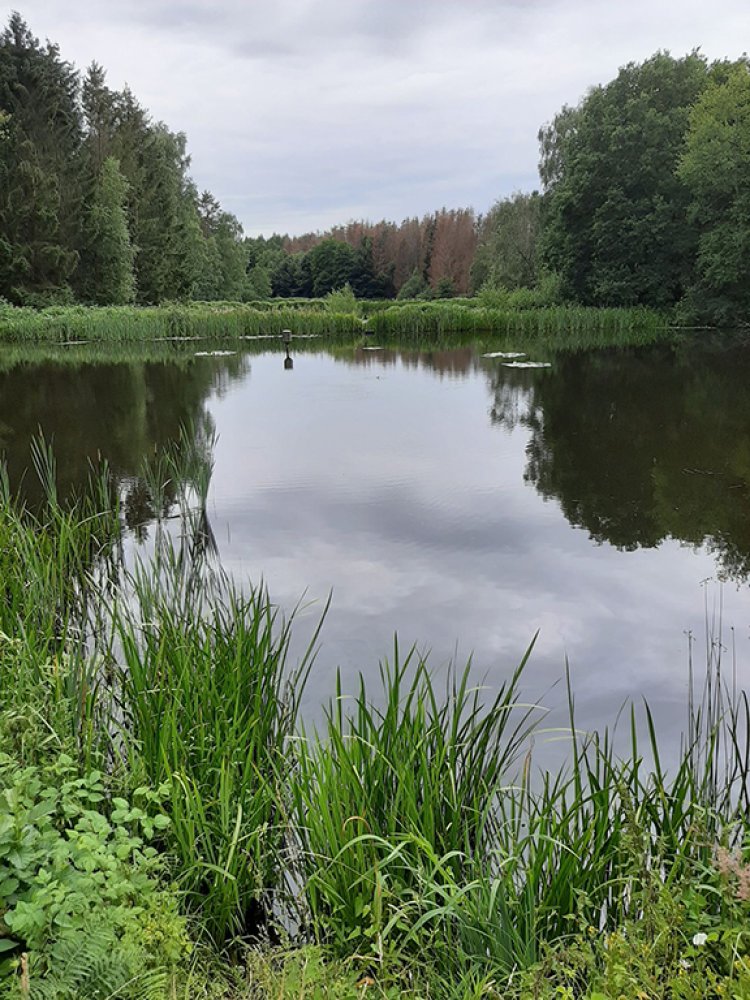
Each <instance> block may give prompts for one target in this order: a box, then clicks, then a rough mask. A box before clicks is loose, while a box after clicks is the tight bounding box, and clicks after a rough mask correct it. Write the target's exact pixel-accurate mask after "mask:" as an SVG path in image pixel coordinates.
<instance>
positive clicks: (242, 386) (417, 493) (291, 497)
mask: <svg viewBox="0 0 750 1000" xmlns="http://www.w3.org/2000/svg"><path fill="white" fill-rule="evenodd" d="M192 353H193V351H192V349H190V348H186V347H184V345H183V348H182V353H181V355H180V356H179V359H176V360H168V361H137V362H135V361H132V360H129V361H119V362H118V361H116V360H114V358H113V359H110V360H101V359H100V360H97V361H96V362H92V363H80V364H78V363H76V364H73V363H70V362H69V361H68V362H67V363H66V362H64V361H61V362H50V361H49V360H47V361H44V362H38V363H37V362H35V361H34V360H33V358H32V357H29V358H28V359H26V360H24V361H22V362H19V363H16V361H15V360H14V361H13V362H12V363H11V361H10V360H8V359H6V361H5V362H4V361H3V355H2V354H0V365H2V366H3V367H7V370H5V371H3V373H2V374H0V445H2V447H3V448H4V450H5V452H6V454H7V457H8V460H9V465H10V470H11V476H12V478H13V479H14V480H15V481H18V479H19V477H20V475H21V472H22V469H23V468H24V467H25V466H27V465H28V455H29V450H28V449H29V440H30V438H31V437H32V435H33V434H35V433H36V431H37V429H38V428H39V427H41V428H43V430H44V431H45V433H46V434H47V436H50V437H53V438H54V447H55V452H56V454H57V457H58V465H59V471H60V477H61V480H62V482H63V486H64V487H68V486H72V485H75V484H76V483H79V482H81V481H82V480H83V478H84V477H85V475H86V471H87V463H88V461H89V459H92V458H96V457H97V456H98V455H99V454H101V455H104V456H106V457H107V458H108V459H109V460H110V462H111V464H112V466H113V468H114V470H115V471H116V473H117V474H118V475H120V476H121V477H122V479H123V481H124V483H125V484H129V485H126V490H127V491H129V497H130V499H129V502H130V505H131V508H132V511H131V512H132V517H133V520H136V519H137V517H138V515H139V511H140V510H141V507H140V506H139V489H138V483H137V480H136V479H135V478H134V477H135V475H136V473H137V470H138V468H139V465H140V463H141V461H142V459H143V458H144V457H145V456H148V455H150V454H153V453H154V451H155V450H158V449H159V448H160V447H162V446H163V445H164V444H165V443H167V442H169V441H172V440H174V439H175V438H176V437H177V435H178V432H179V427H180V425H181V424H183V423H185V422H187V421H190V422H192V423H193V425H195V426H204V427H205V426H213V427H215V430H216V432H217V434H218V441H217V445H216V448H215V454H214V458H215V473H214V480H213V486H212V490H211V495H210V503H209V516H210V519H211V522H212V526H213V530H214V534H215V536H216V539H217V542H218V545H219V551H220V555H221V558H222V561H223V562H224V564H225V565H226V566H227V567H228V568H229V569H231V570H232V571H233V572H234V573H235V574H237V575H239V576H242V577H249V578H251V579H253V580H258V579H259V578H260V577H261V576H262V577H263V578H264V580H265V581H266V583H267V585H268V587H269V589H270V592H271V595H272V597H273V598H274V599H275V600H276V601H278V602H279V603H280V604H282V605H283V606H284V607H287V608H290V607H292V606H293V605H294V604H295V603H296V602H297V601H298V600H299V598H300V597H301V596H302V595H303V593H305V594H306V599H307V600H308V601H313V602H317V603H314V604H313V606H312V607H310V608H308V609H307V610H305V611H304V612H303V613H302V614H301V615H300V622H299V628H298V630H297V634H298V642H299V645H300V647H301V646H302V645H303V644H304V640H305V639H306V638H307V635H308V634H309V631H310V630H311V629H312V626H313V621H314V618H315V615H316V614H317V613H318V611H319V609H320V606H321V604H322V603H323V601H324V600H325V598H326V596H327V594H328V592H329V590H332V591H333V603H332V607H331V611H330V613H329V616H328V619H327V622H326V625H325V627H324V631H323V636H322V649H321V653H320V655H319V658H318V661H317V663H316V666H315V671H314V674H313V676H312V678H311V681H310V687H309V689H308V696H307V697H308V701H309V702H310V703H311V704H312V703H319V702H320V701H322V700H323V699H325V698H327V697H328V695H329V694H330V693H331V691H332V690H333V681H334V676H335V671H336V668H337V667H340V668H341V670H342V674H343V678H344V686H345V688H349V689H351V688H352V687H353V685H354V680H355V677H356V675H357V673H358V672H359V671H360V670H362V671H364V672H365V673H366V674H372V675H375V674H376V671H377V664H378V660H379V659H380V658H381V657H383V656H386V655H388V653H389V651H390V650H391V648H392V644H393V636H394V633H396V632H397V633H398V636H399V641H400V644H401V646H402V648H406V647H408V646H409V645H410V644H411V643H413V642H414V643H417V644H418V646H419V648H420V649H421V650H423V651H425V650H430V658H431V662H432V663H433V665H434V666H435V668H436V669H441V668H442V667H443V666H444V665H445V664H446V663H447V661H448V660H449V659H450V658H451V657H452V656H456V655H457V656H458V658H459V659H461V660H463V659H465V658H466V657H467V656H468V655H469V654H471V653H473V656H474V663H475V665H476V669H477V673H478V676H484V675H486V678H487V682H488V683H489V684H493V683H496V682H498V681H499V680H500V679H502V678H504V677H505V676H507V674H508V673H509V671H510V670H511V669H512V667H513V666H514V665H515V664H516V663H517V661H518V660H519V659H520V657H521V656H522V654H523V652H524V650H525V648H526V646H527V645H528V643H529V641H530V640H531V638H532V637H533V636H534V634H535V633H536V632H537V631H538V632H539V637H538V640H537V644H536V648H535V650H534V653H533V656H532V659H531V662H530V665H529V667H528V670H527V675H526V682H525V688H526V689H527V690H528V692H529V696H530V697H533V698H536V697H539V696H542V695H543V696H544V700H545V702H546V703H547V704H549V705H552V706H555V705H557V706H559V705H560V704H561V703H562V701H563V698H564V695H563V691H562V687H561V686H558V688H552V689H551V687H552V685H553V684H554V682H555V681H556V680H558V679H559V678H561V677H562V676H563V674H564V670H565V662H566V657H567V659H568V661H569V663H570V668H571V672H572V677H573V684H574V687H575V691H576V699H577V708H578V712H579V721H580V723H581V724H582V725H585V726H591V725H601V724H604V723H608V722H611V721H612V720H613V719H614V717H615V714H616V712H617V709H618V708H619V707H620V705H621V704H622V702H623V701H624V699H626V698H630V697H636V698H638V697H640V696H641V695H645V696H647V697H648V698H649V701H650V702H651V703H652V705H653V706H654V708H655V711H656V713H657V715H658V716H659V717H660V718H661V719H663V720H664V723H665V724H666V725H667V726H669V727H673V728H674V729H675V730H678V729H679V728H680V726H681V725H682V722H683V719H684V716H685V692H686V684H687V654H686V650H687V638H686V634H685V633H686V631H688V630H692V631H693V632H694V633H695V634H696V635H697V636H698V637H699V639H700V641H701V642H702V641H703V633H704V602H705V603H707V604H708V607H709V614H710V615H711V616H713V615H714V614H715V613H718V608H719V606H720V605H721V606H722V607H723V621H724V640H725V642H726V644H727V645H730V644H731V642H732V641H734V642H735V643H736V647H737V659H738V671H739V680H740V682H742V681H744V680H745V679H747V676H748V675H747V669H748V656H747V653H748V652H750V646H749V644H748V626H749V624H750V605H749V604H748V593H749V592H748V579H749V578H750V392H748V389H747V373H748V371H750V346H745V345H743V344H742V343H741V342H739V341H737V340H729V341H727V340H723V341H719V340H712V341H705V340H703V341H700V340H692V341H691V340H686V339H683V340H681V341H679V342H676V343H675V344H673V345H670V346H660V347H656V348H649V349H639V350H629V351H606V352H595V353H587V354H576V355H557V356H555V357H554V358H552V359H551V360H552V362H553V364H552V367H551V368H549V369H531V370H529V369H516V368H508V367H505V366H504V365H503V364H502V362H501V360H499V359H486V358H483V357H481V356H479V355H477V354H476V353H475V352H474V351H473V350H472V349H471V348H469V347H462V348H459V349H456V350H446V351H432V352H422V353H417V352H414V351H408V350H404V351H392V350H386V351H354V350H347V349H337V350H332V352H331V353H328V352H327V351H326V350H325V349H324V348H322V347H315V346H311V347H308V349H307V350H306V351H305V352H304V353H301V354H297V355H296V357H295V360H294V368H293V369H292V370H289V369H288V368H286V369H285V366H284V363H283V355H281V354H279V353H277V352H274V351H271V352H259V353H241V354H237V355H235V356H231V357H193V356H192ZM26 489H27V490H28V491H31V492H32V493H33V490H34V485H33V481H32V480H31V479H27V481H26ZM720 581H723V582H720ZM732 626H733V627H734V633H732V632H731V631H730V627H732ZM697 658H698V660H700V649H699V650H698V653H697ZM550 689H551V690H550Z"/></svg>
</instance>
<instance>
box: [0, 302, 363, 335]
mask: <svg viewBox="0 0 750 1000" xmlns="http://www.w3.org/2000/svg"><path fill="white" fill-rule="evenodd" d="M285 329H289V330H291V331H292V332H293V333H297V334H301V333H302V334H305V333H306V334H318V335H321V334H326V333H333V334H353V333H356V332H360V331H361V321H360V320H359V318H357V317H356V316H353V315H338V314H332V313H329V312H325V311H323V310H322V309H319V308H316V307H314V306H311V307H305V308H300V307H298V306H289V307H286V308H278V309H262V310H261V309H257V308H254V307H253V306H251V305H245V304H243V303H191V304H186V305H162V306H154V307H149V306H144V307H135V306H118V307H114V306H113V307H102V308H98V307H87V306H66V307H59V308H50V309H43V310H34V309H27V308H17V307H13V306H3V307H2V309H0V341H6V342H11V343H37V342H49V343H70V342H75V341H90V342H111V343H125V342H128V341H155V340H160V339H167V340H169V339H178V338H195V339H196V340H200V339H214V340H221V339H240V338H242V337H248V336H251V337H259V336H260V337H262V336H267V337H278V336H279V335H280V334H281V333H282V331H283V330H285Z"/></svg>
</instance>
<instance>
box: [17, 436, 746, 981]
mask: <svg viewBox="0 0 750 1000" xmlns="http://www.w3.org/2000/svg"><path fill="white" fill-rule="evenodd" d="M209 457H210V448H208V449H206V446H205V442H203V443H201V442H199V443H197V444H196V447H195V448H193V449H192V451H191V449H190V448H189V447H187V444H186V443H185V442H183V446H181V447H180V448H179V449H177V450H175V452H174V453H173V454H170V455H167V456H166V457H162V458H161V459H159V460H158V461H157V463H156V466H155V467H152V468H151V469H149V470H144V473H143V480H144V483H145V484H146V485H147V488H148V489H150V490H152V491H153V492H154V494H155V495H154V498H153V499H154V504H153V507H154V509H156V510H165V505H164V502H163V500H164V496H169V497H170V498H172V501H171V502H172V507H171V508H170V506H169V504H167V505H166V510H165V513H169V512H170V510H171V511H175V510H176V511H177V513H178V514H179V519H178V521H176V522H175V521H173V520H165V521H163V522H162V524H161V527H160V528H158V529H157V531H156V533H155V538H154V542H153V551H152V554H151V556H150V557H149V558H148V559H145V558H144V559H140V560H136V561H135V562H132V561H127V560H123V559H122V558H121V554H122V551H123V549H122V544H121V543H122V538H123V531H124V528H123V521H122V516H121V512H120V510H119V504H118V498H117V496H116V495H115V494H113V491H112V489H111V487H110V485H109V480H108V477H107V470H106V469H101V470H98V471H96V472H94V471H92V482H91V489H90V492H89V493H88V494H87V495H86V496H82V497H79V498H77V499H75V500H73V501H65V502H63V501H62V500H61V499H60V498H58V496H57V494H56V489H55V469H54V459H53V456H52V455H51V453H50V451H49V449H48V448H46V447H45V446H44V444H43V442H38V443H37V445H36V447H35V465H36V469H37V473H38V474H39V476H40V477H41V478H42V481H43V482H44V483H45V497H46V500H45V504H44V507H43V509H42V510H40V511H34V512H31V511H29V510H27V509H25V508H24V507H23V504H22V503H21V502H20V501H19V500H17V499H14V498H13V497H12V496H11V494H10V490H9V488H8V485H7V480H6V481H5V483H4V486H3V489H2V493H1V494H0V540H2V545H0V572H2V581H3V595H2V600H0V736H2V741H3V748H4V750H5V752H6V753H8V754H10V755H11V757H13V758H14V759H17V760H18V761H22V762H23V763H24V765H28V764H30V763H34V764H36V763H40V762H41V763H43V762H44V761H45V760H47V761H49V760H51V759H54V758H55V757H56V756H59V755H60V754H61V753H68V754H70V755H71V756H72V757H73V759H74V760H75V761H76V762H77V767H78V768H79V773H80V774H81V776H82V780H83V778H84V776H85V775H86V774H87V773H89V772H90V769H91V768H92V767H94V768H97V769H98V771H97V773H102V774H104V775H106V788H107V790H106V794H104V795H103V796H101V797H100V798H101V803H100V805H99V806H98V807H97V808H98V811H97V810H94V811H93V812H91V816H90V817H89V818H88V819H87V820H86V822H87V823H88V824H89V827H87V831H88V832H87V836H88V835H91V836H96V830H99V829H107V830H111V821H114V818H115V817H118V822H121V823H122V822H128V821H129V820H128V817H129V816H131V813H130V812H128V811H127V808H128V807H127V802H126V801H125V800H126V799H128V800H137V801H139V802H140V801H146V802H153V803H158V808H159V809H160V810H161V809H162V808H163V809H164V810H166V813H167V816H168V818H169V824H168V826H167V824H166V821H165V822H164V823H163V824H159V832H158V834H157V840H156V841H155V843H156V845H157V846H158V848H159V852H160V855H161V857H162V859H163V865H164V870H165V872H166V873H167V883H168V884H169V885H171V886H173V889H174V892H176V893H177V896H178V898H179V900H180V905H181V907H182V910H183V912H184V913H185V914H186V915H187V918H188V920H189V922H190V926H191V927H192V931H193V936H194V938H195V939H196V941H197V943H198V948H197V950H196V952H195V956H196V957H195V959H194V960H193V961H192V964H191V961H189V960H188V959H187V958H186V957H185V956H183V957H182V958H181V959H180V961H181V963H182V964H181V966H180V969H181V971H180V973H179V976H178V979H179V982H180V983H181V984H182V985H181V986H180V987H179V989H182V990H184V995H185V996H186V997H187V996H191V997H193V996H201V995H205V996H206V997H208V996H235V997H241V996H247V997H250V996H278V997H286V996H311V997H312V996H336V995H340V996H358V995H361V994H362V992H363V991H365V990H366V992H368V993H369V995H374V996H399V995H413V996H415V997H416V996H435V997H446V998H447V997H473V996H477V997H478V996H495V997H500V996H503V997H506V996H507V997H514V996H517V997H527V996H528V997H531V996H535V997H552V996H555V997H563V998H564V997H570V998H573V997H579V996H580V997H588V998H589V1000H593V998H594V997H599V998H601V997H605V998H609V997H611V998H613V1000H614V998H619V997H621V996H625V997H627V998H631V997H632V998H633V1000H636V998H637V997H638V996H639V992H638V991H639V990H641V991H642V992H643V990H646V991H647V995H649V996H652V995H653V996H663V997H665V998H666V997H668V996H669V997H677V996H679V997H683V998H688V1000H689V998H692V997H693V996H694V997H696V1000H697V997H698V996H716V997H717V998H718V997H719V996H727V995H737V996H745V995H747V988H748V987H749V986H750V966H748V952H749V951H750V946H748V943H747V936H746V933H745V927H746V922H747V918H748V917H749V916H750V912H748V911H749V910H750V902H749V901H748V899H747V896H748V895H750V893H748V892H746V882H747V883H748V884H750V875H748V872H749V871H750V868H748V862H749V861H750V857H749V855H748V827H747V805H748V803H747V795H748V791H747V783H748V778H750V765H749V764H748V761H749V760H750V742H749V740H750V736H749V728H750V727H749V726H748V721H749V720H750V710H749V708H748V700H747V697H746V695H745V694H744V692H742V691H738V690H737V689H736V687H735V686H733V684H732V683H731V682H730V683H729V684H727V678H726V676H725V675H726V673H727V671H726V667H725V666H724V665H723V664H722V662H721V657H720V656H719V647H717V646H716V645H712V644H709V646H708V649H707V658H706V672H705V677H704V678H703V679H700V678H698V677H696V676H694V677H693V678H692V684H691V687H692V691H691V696H690V699H689V704H688V717H687V718H688V721H687V727H686V731H685V737H684V741H683V744H682V748H681V751H680V753H679V754H678V755H677V763H676V764H675V765H674V766H673V767H672V768H671V770H670V771H669V773H668V772H667V771H666V770H665V768H664V766H663V764H662V760H663V759H664V747H663V746H662V745H661V744H660V741H659V738H658V735H657V732H656V727H655V725H654V722H653V719H652V717H651V715H650V713H649V710H648V708H647V707H646V708H645V709H644V710H643V711H644V716H643V720H644V723H645V732H646V742H645V744H643V743H642V742H640V740H639V737H638V732H639V726H638V725H637V722H638V719H637V715H636V712H635V709H633V711H632V712H631V715H630V718H629V724H630V730H629V736H630V741H629V746H628V748H627V750H626V751H625V752H624V753H621V754H618V753H616V752H615V744H614V740H613V738H612V735H611V734H610V733H608V732H607V731H606V730H602V731H601V732H599V733H580V732H579V731H578V729H577V726H576V721H575V710H574V697H573V692H572V691H571V690H570V689H569V704H570V723H569V727H568V729H567V741H568V742H567V751H568V752H567V754H566V755H565V763H564V764H563V765H561V767H560V769H559V770H558V771H555V772H543V773H541V774H539V773H536V771H535V768H534V753H533V741H534V739H535V738H536V739H541V738H543V735H544V733H543V729H541V728H540V725H541V718H542V713H540V712H539V710H537V709H536V707H534V706H525V705H524V703H523V697H522V691H521V686H522V681H523V670H524V667H525V663H526V660H527V657H528V656H529V655H533V652H532V650H529V651H527V652H526V654H525V655H524V656H523V657H522V658H521V662H520V664H519V666H518V668H517V669H516V670H514V671H513V672H512V673H511V674H510V676H509V678H508V680H507V682H506V684H505V685H504V686H502V687H501V688H500V689H499V690H495V691H489V690H487V689H484V688H483V687H481V686H478V685H477V684H476V682H475V680H474V679H473V677H474V675H473V671H472V670H471V666H470V665H467V666H466V667H465V668H464V669H461V668H455V669H454V670H453V671H452V672H451V673H450V675H449V676H448V678H447V680H445V679H444V680H443V681H438V680H437V679H436V678H435V677H434V676H433V675H432V674H431V672H430V670H429V667H428V665H427V663H425V661H424V660H422V659H420V658H419V657H417V656H416V654H415V653H414V652H408V653H407V654H406V655H402V654H401V652H400V651H399V649H398V647H396V648H395V649H394V653H393V656H392V657H391V659H390V661H388V662H384V663H383V666H382V669H381V674H380V679H379V683H378V684H376V685H375V687H374V688H372V687H370V686H368V685H367V684H366V683H365V681H364V679H362V680H361V681H360V686H359V688H358V690H357V691H356V692H354V693H353V694H351V695H348V693H347V692H344V691H343V690H341V688H340V685H339V687H338V688H337V690H336V691H334V692H333V695H332V700H331V702H330V704H329V706H328V710H327V713H326V718H325V724H324V726H323V727H322V729H321V731H320V732H315V731H306V730H305V728H304V726H303V725H302V724H301V722H300V720H299V719H298V706H299V700H300V695H301V693H302V690H303V686H304V683H305V679H306V676H307V673H308V671H309V669H310V664H311V663H312V657H313V655H314V650H315V646H316V642H317V639H318V631H317V630H316V631H314V633H313V636H312V639H311V641H310V644H309V647H308V650H307V653H306V654H305V655H304V656H303V657H302V658H301V660H300V662H298V663H290V662H288V651H289V637H290V629H291V628H292V627H295V626H294V625H293V622H292V620H290V619H284V618H283V617H282V616H281V613H280V612H279V610H278V609H276V608H274V607H273V606H272V605H271V603H270V602H269V599H268V595H267V593H266V592H265V590H264V589H263V587H262V586H261V585H259V586H257V587H255V588H250V589H244V590H243V589H240V588H238V587H237V586H236V585H235V584H233V583H232V582H231V581H228V580H227V579H226V578H224V576H223V575H222V573H221V571H220V568H219V567H218V566H217V565H216V564H215V560H214V557H213V549H212V545H211V535H210V524H209V523H208V519H207V515H206V508H205V499H206V494H207V489H208V480H209V475H210V460H209ZM167 482H170V485H169V487H168V488H167V487H166V485H165V484H166V483H167ZM157 493H158V494H159V496H157V495H156V494H157ZM695 673H696V674H697V669H696V670H695ZM443 685H445V686H443ZM41 763H40V766H41ZM98 780H99V779H98ZM123 796H124V798H123ZM123 802H124V803H125V804H124V805H123ZM154 808H156V806H154ZM132 815H135V814H132ZM143 815H144V814H143V813H142V814H141V817H143ZM94 817H99V818H96V819H95V818H94ZM146 821H147V822H148V816H146ZM102 824H104V826H102ZM152 825H153V824H152ZM0 835H2V831H0ZM107 836H109V834H107ZM732 852H734V853H732ZM37 877H39V878H42V879H43V878H44V875H43V873H42V872H40V873H38V875H35V874H34V873H33V872H32V873H31V874H30V875H29V878H30V879H32V880H33V879H35V878H37ZM134 902H135V903H137V900H136V901H134ZM1 919H2V918H1V916H0V921H1ZM145 926H146V925H145V924H144V931H143V933H144V934H145V933H146V930H145ZM2 929H3V928H2V923H1V922H0V931H2ZM149 933H151V932H150V931H149ZM704 936H705V942H704V943H700V942H703V938H704ZM2 937H3V934H2V933H0V938H2ZM696 941H697V942H698V943H697V944H696V943H695V942H696ZM253 942H254V944H255V947H256V949H257V948H259V949H260V950H256V951H252V952H248V951H247V948H248V945H249V944H250V943H253ZM282 942H286V944H285V947H284V948H283V949H282V950H278V948H277V947H276V946H277V945H281V944H282ZM704 944H705V946H704ZM272 945H273V947H272ZM23 947H24V946H23V942H22V941H18V942H15V941H13V940H12V939H11V951H12V953H13V954H16V953H17V954H18V955H20V954H21V950H22V949H23ZM144 947H145V945H144ZM634 949H635V951H634ZM636 954H637V957H634V956H635V955H636ZM199 959H200V960H199ZM232 963H234V964H232ZM683 963H687V966H685V965H684V964H683ZM32 964H33V963H32ZM14 969H15V970H16V971H15V973H14ZM22 969H23V963H21V962H20V958H19V963H18V964H17V965H15V966H13V965H12V963H11V966H9V967H7V970H6V972H7V974H6V978H5V979H4V980H3V979H2V978H1V977H2V975H3V973H2V971H1V970H0V996H2V995H3V992H2V991H3V989H6V987H7V990H11V993H9V994H8V995H19V991H20V995H23V982H22ZM680 970H682V971H680ZM8 977H9V978H8ZM170 982H171V984H172V985H171V987H170V990H172V991H173V992H172V993H171V994H170V995H179V992H178V987H177V986H176V985H175V983H176V980H175V978H174V976H172V978H171V979H170ZM3 983H4V985H2V984H3ZM700 989H704V990H705V991H706V992H704V993H700V992H699V990H700ZM7 990H6V992H7ZM13 990H15V993H13V992H12V991H13ZM691 991H692V992H691ZM743 991H744V992H743Z"/></svg>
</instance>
